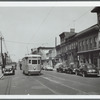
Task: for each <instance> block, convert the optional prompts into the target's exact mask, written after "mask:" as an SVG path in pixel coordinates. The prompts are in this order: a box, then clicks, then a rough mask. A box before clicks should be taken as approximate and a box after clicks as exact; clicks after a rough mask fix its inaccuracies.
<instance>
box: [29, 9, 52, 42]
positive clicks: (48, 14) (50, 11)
mask: <svg viewBox="0 0 100 100" xmlns="http://www.w3.org/2000/svg"><path fill="white" fill-rule="evenodd" d="M52 10H53V7H52V8H51V9H50V10H49V12H48V13H47V15H46V16H45V18H44V19H43V21H42V22H41V23H40V25H39V27H38V29H37V30H36V32H35V33H37V32H38V31H39V29H40V27H41V26H42V25H43V24H44V22H45V21H46V20H47V18H48V17H49V15H50V13H51V11H52ZM33 37H35V35H33V36H32V37H31V39H30V41H31V40H32V39H33Z"/></svg>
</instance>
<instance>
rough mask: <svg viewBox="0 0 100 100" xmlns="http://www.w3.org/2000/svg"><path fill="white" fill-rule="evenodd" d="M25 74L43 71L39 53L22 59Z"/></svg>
mask: <svg viewBox="0 0 100 100" xmlns="http://www.w3.org/2000/svg"><path fill="white" fill-rule="evenodd" d="M22 71H23V74H28V75H31V74H40V73H41V56H40V55H37V54H30V55H26V56H25V57H24V58H23V59H22Z"/></svg>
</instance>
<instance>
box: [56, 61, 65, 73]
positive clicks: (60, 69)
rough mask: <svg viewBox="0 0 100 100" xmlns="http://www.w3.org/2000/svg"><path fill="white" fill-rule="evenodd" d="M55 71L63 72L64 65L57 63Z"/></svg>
mask: <svg viewBox="0 0 100 100" xmlns="http://www.w3.org/2000/svg"><path fill="white" fill-rule="evenodd" d="M56 71H57V72H65V71H66V67H65V66H64V65H63V64H62V63H58V64H57V65H56Z"/></svg>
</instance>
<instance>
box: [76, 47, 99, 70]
mask: <svg viewBox="0 0 100 100" xmlns="http://www.w3.org/2000/svg"><path fill="white" fill-rule="evenodd" d="M77 54H78V60H79V63H92V64H94V65H95V66H97V68H99V69H100V49H95V50H88V51H83V52H78V53H77Z"/></svg>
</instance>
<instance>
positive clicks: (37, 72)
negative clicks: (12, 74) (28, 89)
mask: <svg viewBox="0 0 100 100" xmlns="http://www.w3.org/2000/svg"><path fill="white" fill-rule="evenodd" d="M28 73H29V74H39V73H41V71H40V70H29V71H28Z"/></svg>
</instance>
